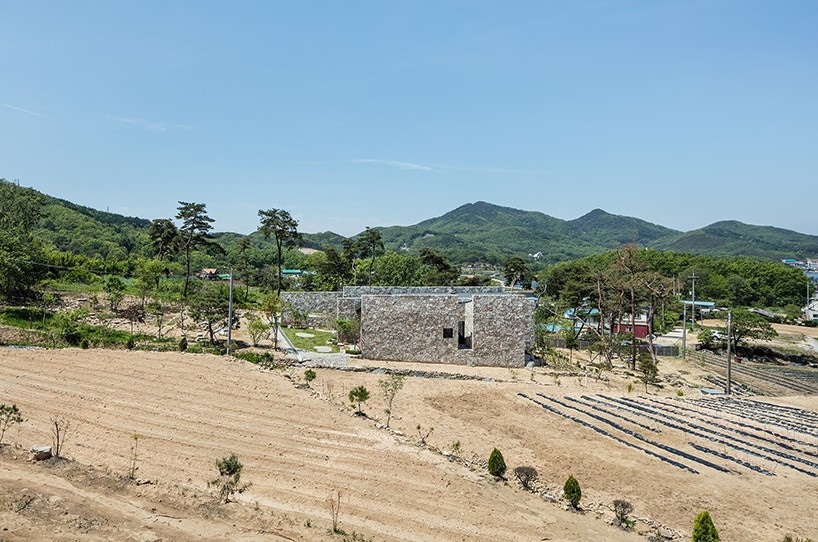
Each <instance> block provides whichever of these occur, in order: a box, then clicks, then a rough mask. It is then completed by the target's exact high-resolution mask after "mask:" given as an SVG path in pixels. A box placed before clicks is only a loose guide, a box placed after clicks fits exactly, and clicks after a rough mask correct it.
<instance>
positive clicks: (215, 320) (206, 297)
mask: <svg viewBox="0 0 818 542" xmlns="http://www.w3.org/2000/svg"><path fill="white" fill-rule="evenodd" d="M188 301H189V304H190V314H191V316H192V317H193V319H194V320H195V321H196V322H201V323H204V324H205V325H206V327H207V333H208V335H209V336H210V344H216V331H215V329H213V328H214V326H221V325H222V324H223V323H224V322H226V321H227V320H228V317H229V314H230V313H229V307H230V304H229V298H228V292H227V289H226V288H224V287H223V286H222V285H212V286H211V285H207V286H205V287H204V288H202V289H201V290H199V291H197V292H196V293H195V294H193V295H191V296H190V299H189V300H188ZM233 323H234V325H235V323H236V319H235V318H234V319H233Z"/></svg>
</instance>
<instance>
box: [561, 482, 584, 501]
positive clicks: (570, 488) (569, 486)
mask: <svg viewBox="0 0 818 542" xmlns="http://www.w3.org/2000/svg"><path fill="white" fill-rule="evenodd" d="M562 491H563V492H564V493H565V498H566V499H568V502H569V503H571V507H572V508H576V507H577V506H579V501H580V500H581V499H582V489H580V487H579V482H577V479H576V478H574V475H573V474H572V475H571V476H569V477H568V479H567V480H566V481H565V485H564V486H563V487H562Z"/></svg>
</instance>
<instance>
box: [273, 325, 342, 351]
mask: <svg viewBox="0 0 818 542" xmlns="http://www.w3.org/2000/svg"><path fill="white" fill-rule="evenodd" d="M281 330H282V331H283V332H284V334H285V335H287V338H288V339H290V342H291V343H293V346H295V347H296V348H298V349H299V350H309V351H310V352H315V347H316V346H329V347H331V348H332V351H333V352H338V345H336V344H335V333H333V332H331V331H321V330H317V329H297V328H282V329H281ZM298 333H301V334H304V335H306V334H309V335H312V337H299V336H298ZM329 339H332V344H328V343H327V341H328V340H329Z"/></svg>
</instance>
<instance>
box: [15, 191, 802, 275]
mask: <svg viewBox="0 0 818 542" xmlns="http://www.w3.org/2000/svg"><path fill="white" fill-rule="evenodd" d="M1 182H4V183H6V184H8V185H11V186H13V187H15V189H16V190H25V191H31V192H33V193H36V194H38V196H39V197H40V199H41V201H42V202H43V207H42V211H43V216H42V218H41V220H40V221H39V225H38V227H37V229H36V234H37V236H38V237H39V238H41V239H42V240H43V241H45V242H46V243H47V244H49V245H52V246H54V247H55V248H57V249H59V250H63V251H68V252H73V253H77V254H83V255H86V256H99V257H102V258H104V259H111V260H116V259H123V258H127V257H129V256H133V255H142V256H149V255H150V247H149V246H148V236H147V228H148V225H149V224H150V221H149V220H146V219H142V218H135V217H125V216H121V215H118V214H115V213H108V212H103V211H97V210H95V209H91V208H88V207H83V206H81V205H76V204H74V203H71V202H69V201H65V200H62V199H57V198H53V197H50V196H47V195H44V194H40V193H39V192H37V191H35V190H33V189H31V188H24V187H20V186H17V185H12V183H7V182H6V181H1ZM216 227H217V228H218V224H216ZM377 229H378V230H379V231H380V232H381V235H382V236H383V241H384V245H385V246H386V248H387V249H392V250H396V251H411V252H417V251H419V250H420V249H421V248H423V247H429V248H433V249H435V250H438V251H440V252H441V253H443V254H444V255H446V256H447V257H448V258H449V259H450V260H451V261H452V262H454V263H470V262H487V263H494V264H501V263H504V262H505V261H507V260H508V259H509V258H510V257H512V256H521V257H524V258H527V259H528V257H529V255H535V254H538V253H541V254H542V255H541V256H540V257H539V259H538V261H539V262H540V263H543V264H550V263H556V262H561V261H568V260H573V259H577V258H580V257H583V256H588V255H591V254H597V253H600V252H604V251H606V250H609V249H611V248H615V247H617V246H620V245H622V244H624V243H637V244H639V245H641V246H646V247H650V248H654V249H657V250H670V251H675V252H686V253H692V254H699V255H707V256H746V257H755V258H762V259H772V260H781V259H783V258H790V257H791V258H798V259H805V258H809V257H812V258H814V257H818V236H813V235H806V234H802V233H797V232H794V231H790V230H785V229H782V228H775V227H771V226H753V225H748V224H743V223H741V222H736V221H723V222H716V223H714V224H711V225H709V226H706V227H704V228H701V229H698V230H694V231H690V232H679V231H676V230H672V229H669V228H666V227H663V226H660V225H657V224H652V223H650V222H646V221H644V220H641V219H638V218H634V217H627V216H620V215H614V214H610V213H607V212H605V211H603V210H601V209H595V210H593V211H591V212H589V213H587V214H586V215H584V216H581V217H579V218H576V219H574V220H562V219H559V218H555V217H552V216H548V215H546V214H543V213H540V212H536V211H522V210H519V209H513V208H510V207H502V206H499V205H493V204H491V203H486V202H482V201H478V202H476V203H467V204H465V205H462V206H460V207H458V208H456V209H454V210H452V211H449V212H448V213H446V214H444V215H442V216H439V217H435V218H430V219H427V220H424V221H422V222H419V223H418V224H415V225H413V226H389V227H379V228H377ZM242 237H243V235H241V234H235V233H222V234H217V239H218V241H219V243H221V244H222V245H223V246H224V247H225V248H226V249H227V251H228V253H229V254H235V253H236V250H237V245H238V241H239V239H241V238H242ZM252 237H253V246H254V249H255V250H257V251H269V249H270V241H263V240H262V239H261V238H260V236H259V235H257V234H254V235H253V236H252ZM303 237H304V246H306V247H310V248H317V249H320V248H323V247H324V246H326V245H334V246H336V247H339V248H340V247H341V244H342V243H343V242H344V241H345V239H346V238H345V237H343V236H341V235H338V234H336V233H333V232H331V231H328V232H321V233H304V234H303ZM255 259H259V260H261V259H263V257H262V256H261V255H258V256H256V257H255ZM530 261H533V258H532V259H530Z"/></svg>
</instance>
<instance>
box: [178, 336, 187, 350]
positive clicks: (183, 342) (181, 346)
mask: <svg viewBox="0 0 818 542" xmlns="http://www.w3.org/2000/svg"><path fill="white" fill-rule="evenodd" d="M185 350H187V337H182V338H181V339H179V352H184V351H185Z"/></svg>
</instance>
